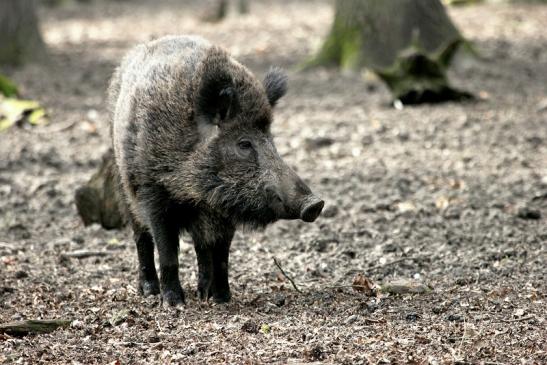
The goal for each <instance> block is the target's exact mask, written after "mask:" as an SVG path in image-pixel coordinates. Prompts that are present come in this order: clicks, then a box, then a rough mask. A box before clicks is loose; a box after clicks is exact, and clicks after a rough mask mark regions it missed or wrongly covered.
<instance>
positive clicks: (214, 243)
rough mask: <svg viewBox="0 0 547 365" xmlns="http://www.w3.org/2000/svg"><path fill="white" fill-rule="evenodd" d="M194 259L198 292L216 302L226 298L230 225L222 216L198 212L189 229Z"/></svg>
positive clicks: (226, 300) (228, 291)
mask: <svg viewBox="0 0 547 365" xmlns="http://www.w3.org/2000/svg"><path fill="white" fill-rule="evenodd" d="M191 234H192V239H193V240H194V248H195V250H196V256H197V259H198V272H199V273H198V295H199V298H200V299H201V300H207V299H209V298H210V297H213V300H214V301H215V302H217V303H225V302H228V301H229V300H230V297H231V295H230V286H229V284H228V255H229V251H230V244H231V242H232V238H233V236H234V228H233V226H231V225H230V224H225V222H223V221H222V220H216V219H211V217H204V216H201V217H200V219H198V221H197V222H196V223H195V224H194V225H193V227H192V229H191Z"/></svg>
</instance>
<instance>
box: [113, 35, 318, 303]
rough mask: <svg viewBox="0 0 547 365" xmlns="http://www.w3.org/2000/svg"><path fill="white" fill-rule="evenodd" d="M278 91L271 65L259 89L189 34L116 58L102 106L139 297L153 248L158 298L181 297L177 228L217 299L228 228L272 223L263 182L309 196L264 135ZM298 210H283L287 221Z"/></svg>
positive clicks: (218, 51)
mask: <svg viewBox="0 0 547 365" xmlns="http://www.w3.org/2000/svg"><path fill="white" fill-rule="evenodd" d="M286 90H287V78H286V76H285V75H284V74H283V73H282V72H281V71H280V70H279V69H271V70H270V71H269V72H268V73H267V75H266V76H265V79H264V82H263V83H260V82H258V81H257V79H256V78H255V77H254V76H253V75H252V74H251V73H250V72H249V70H247V68H245V67H244V66H242V65H241V64H240V63H238V62H237V61H235V60H234V59H233V58H231V57H230V56H229V54H228V53H227V52H226V51H225V50H224V49H222V48H220V47H216V46H213V45H211V44H210V43H209V42H207V41H206V40H204V39H202V38H199V37H190V36H183V37H174V36H173V37H165V38H161V39H159V40H156V41H153V42H150V43H148V44H144V45H140V46H137V47H136V48H134V49H133V50H132V51H130V52H129V53H128V55H127V56H126V57H125V58H124V60H123V61H122V64H121V66H120V67H119V68H118V69H117V70H116V72H115V73H114V75H113V77H112V81H111V84H110V88H109V98H108V100H109V104H110V109H111V112H112V117H111V119H112V123H111V133H112V143H113V147H114V154H115V160H116V166H117V169H118V175H119V176H120V179H121V186H122V190H123V194H122V195H123V196H124V197H125V200H126V202H127V205H128V206H129V208H130V213H131V222H132V225H133V229H134V231H135V240H136V242H137V249H138V253H139V265H140V281H139V289H140V290H141V292H143V293H144V294H145V295H146V294H147V293H155V292H156V291H157V290H159V289H157V275H156V273H155V269H153V267H154V266H153V259H152V261H150V258H149V256H152V257H153V251H154V250H153V247H154V243H155V245H156V246H157V248H158V252H159V255H160V267H161V272H160V274H161V277H162V281H161V287H162V288H164V289H162V293H163V297H164V300H166V301H168V302H169V303H171V304H172V303H178V302H180V301H181V300H183V295H182V290H181V289H180V284H178V274H176V273H175V271H174V270H175V268H177V267H178V261H177V260H176V256H177V255H176V252H175V251H173V250H174V249H175V246H176V243H175V242H178V238H177V237H178V234H179V232H180V230H181V229H185V230H187V231H189V232H190V233H191V234H192V237H193V238H194V243H195V245H196V252H198V251H199V252H198V262H199V265H200V272H204V274H203V275H204V279H203V282H202V284H200V285H202V286H203V285H204V286H205V287H207V286H210V285H212V284H211V280H212V279H210V277H211V276H212V275H213V274H211V270H213V272H215V275H217V276H218V277H219V279H218V281H219V282H218V283H216V284H215V285H217V286H218V287H212V289H211V291H212V294H213V295H214V296H216V297H218V298H217V299H219V300H220V299H223V298H224V299H226V298H225V296H226V295H228V294H229V290H228V289H227V281H226V283H224V277H223V276H222V275H224V274H219V273H216V271H215V270H220V271H222V270H224V269H223V268H224V267H225V266H227V264H226V262H227V259H228V256H227V255H228V254H227V250H226V249H225V247H229V245H230V241H231V237H232V236H233V232H234V230H235V228H236V226H237V225H244V226H251V227H262V226H265V225H267V224H269V223H271V222H273V221H275V220H276V219H278V218H279V217H278V214H277V215H276V213H275V212H274V210H273V209H272V208H271V196H268V195H267V194H265V193H264V191H265V186H266V185H268V184H269V185H275V184H278V185H279V184H280V183H281V182H282V181H284V179H285V180H287V179H289V178H290V179H292V180H291V181H294V182H295V184H296V185H298V184H300V185H299V186H300V187H301V188H300V189H299V190H298V189H296V190H294V189H293V190H294V194H297V193H298V194H307V193H310V192H309V189H308V188H307V187H306V186H305V185H304V184H303V183H302V182H301V181H300V180H299V179H298V177H297V176H296V174H294V172H292V171H291V170H290V168H289V167H288V166H287V165H286V164H285V163H284V162H283V161H282V160H281V158H280V157H279V155H278V153H277V151H276V149H275V146H274V144H273V140H272V136H271V134H270V124H271V122H272V108H273V106H274V105H275V104H276V103H277V101H278V99H279V98H280V97H282V96H283V95H284V94H285V92H286ZM242 140H244V141H243V142H242ZM248 145H251V146H252V148H247V147H248ZM238 146H239V147H238ZM246 146H247V147H246ZM290 179H289V180H290ZM296 185H295V186H296ZM291 186H292V185H291ZM291 191H292V190H291ZM297 200H298V199H296V198H294V199H292V200H291V201H297ZM295 204H296V203H295ZM291 209H292V208H291ZM298 209H299V207H295V208H293V210H294V211H292V212H288V213H287V214H289V213H290V214H291V216H296V217H297V216H298V215H296V213H295V211H296V210H298ZM152 241H153V242H152ZM206 247H209V248H206ZM215 247H216V248H215ZM211 250H212V251H211ZM217 251H218V252H217ZM173 257H174V258H173ZM219 257H220V258H219ZM218 260H220V261H218ZM222 260H225V261H226V262H224V261H222ZM217 261H218V262H217ZM209 265H211V266H209ZM219 265H220V266H219ZM223 265H224V266H223ZM150 266H152V269H151V268H150ZM222 272H223V271H222ZM209 274H210V275H209ZM200 275H201V274H200ZM207 275H209V276H207ZM226 277H227V274H226ZM200 280H201V279H200ZM215 280H217V279H215ZM226 280H227V279H226ZM223 283H224V284H223ZM206 289H207V288H206ZM204 290H205V289H204ZM207 290H208V289H207ZM207 290H206V291H207ZM226 293H228V294H226Z"/></svg>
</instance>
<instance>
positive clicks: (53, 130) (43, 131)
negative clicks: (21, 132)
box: [32, 121, 76, 134]
mask: <svg viewBox="0 0 547 365" xmlns="http://www.w3.org/2000/svg"><path fill="white" fill-rule="evenodd" d="M75 125H76V121H69V122H67V123H65V124H60V125H55V127H56V128H53V126H52V127H50V128H47V127H46V128H43V129H32V133H34V134H50V133H58V132H64V131H66V130H68V129H71V128H72V127H74V126H75Z"/></svg>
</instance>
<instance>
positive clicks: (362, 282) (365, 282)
mask: <svg viewBox="0 0 547 365" xmlns="http://www.w3.org/2000/svg"><path fill="white" fill-rule="evenodd" d="M351 287H352V288H353V290H355V291H359V292H363V293H365V294H366V295H369V296H372V295H374V292H375V290H374V289H375V287H376V285H374V283H373V282H372V281H371V280H370V279H369V278H367V277H366V276H365V275H363V274H362V273H358V274H357V275H355V277H354V278H353V283H352V284H351Z"/></svg>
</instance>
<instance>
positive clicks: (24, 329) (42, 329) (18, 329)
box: [0, 319, 71, 336]
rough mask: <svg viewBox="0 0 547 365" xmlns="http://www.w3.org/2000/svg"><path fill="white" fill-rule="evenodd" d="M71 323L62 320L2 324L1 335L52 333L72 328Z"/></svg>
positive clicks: (31, 320)
mask: <svg viewBox="0 0 547 365" xmlns="http://www.w3.org/2000/svg"><path fill="white" fill-rule="evenodd" d="M70 322H71V321H68V320H61V319H54V320H41V319H29V320H26V321H17V322H9V323H4V324H0V333H5V334H7V335H10V336H26V335H30V334H41V333H50V332H53V331H55V330H56V329H57V328H61V327H63V328H64V327H68V326H70Z"/></svg>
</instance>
